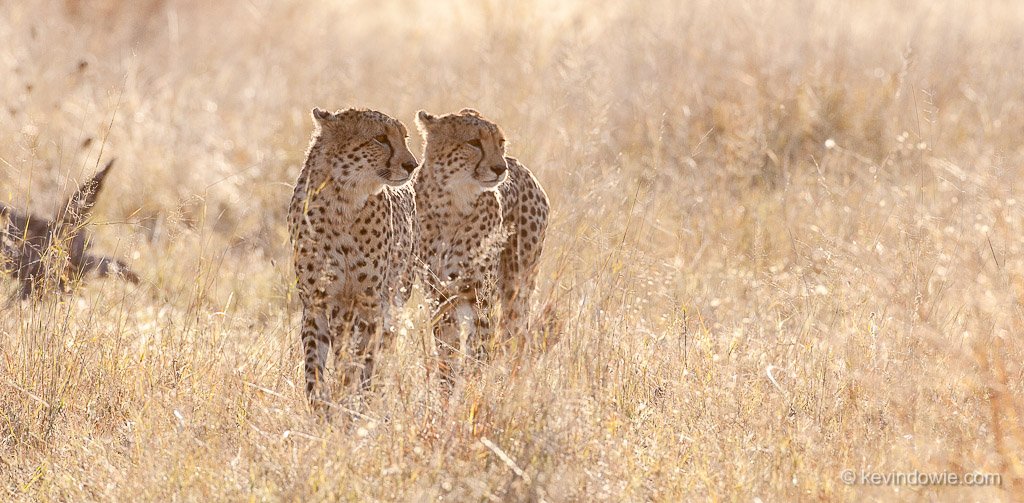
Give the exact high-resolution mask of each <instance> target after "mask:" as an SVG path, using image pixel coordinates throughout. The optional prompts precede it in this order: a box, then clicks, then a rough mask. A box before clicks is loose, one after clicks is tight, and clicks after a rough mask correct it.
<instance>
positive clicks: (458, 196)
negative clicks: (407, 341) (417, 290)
mask: <svg viewBox="0 0 1024 503" xmlns="http://www.w3.org/2000/svg"><path fill="white" fill-rule="evenodd" d="M416 119H417V120H416V122H417V125H418V127H419V129H420V132H421V134H422V135H423V137H424V140H425V141H426V146H425V147H424V152H423V167H422V169H421V170H420V173H418V174H417V179H416V181H415V188H416V205H417V208H418V218H419V222H420V231H421V233H420V256H421V260H422V261H423V262H424V263H425V265H426V266H427V274H426V278H425V279H426V282H427V285H428V290H430V291H432V292H433V293H434V294H435V295H436V296H437V297H439V301H440V308H439V309H440V312H439V314H438V318H439V320H440V323H439V325H438V336H439V339H441V342H442V343H444V344H451V345H454V342H455V340H456V339H455V336H454V334H453V332H454V331H459V332H461V333H462V334H464V335H465V336H466V337H467V339H469V340H468V342H469V347H468V348H467V349H469V351H470V352H471V353H473V354H475V355H478V356H479V355H482V353H483V352H484V349H485V345H486V344H489V343H490V342H491V341H493V335H494V333H495V325H496V323H495V320H502V321H501V322H500V323H501V324H502V328H503V329H504V331H505V332H506V334H507V335H509V336H520V335H523V334H525V332H526V329H527V327H526V322H527V321H528V314H529V312H528V310H529V307H530V296H531V294H532V292H533V288H534V284H535V282H536V277H537V266H538V262H539V259H540V254H541V248H542V246H543V243H544V233H545V230H546V227H547V217H548V197H547V195H546V194H545V193H544V189H542V188H541V186H540V183H538V182H537V179H536V178H535V177H534V176H533V174H532V173H530V171H529V170H528V169H526V167H525V166H523V165H522V164H520V163H519V161H517V160H516V159H514V158H512V157H505V136H504V133H502V130H501V128H499V127H498V126H497V125H496V124H494V123H493V122H491V121H489V120H487V119H485V118H484V117H483V116H481V115H480V113H479V112H477V111H475V110H471V109H465V110H462V111H461V112H459V113H458V114H448V115H443V116H434V115H431V114H429V113H427V112H425V111H420V112H419V113H418V114H417V117H416ZM499 299H500V306H501V307H500V309H498V306H497V302H496V301H497V300H499Z"/></svg>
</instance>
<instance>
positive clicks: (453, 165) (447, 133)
mask: <svg viewBox="0 0 1024 503" xmlns="http://www.w3.org/2000/svg"><path fill="white" fill-rule="evenodd" d="M416 124H417V125H418V126H419V130H420V133H421V134H422V135H423V139H424V140H426V148H425V149H424V154H423V165H424V166H425V169H429V170H430V171H431V176H439V177H440V178H441V180H442V181H444V182H445V183H447V184H449V185H450V186H452V187H456V188H461V189H462V190H476V191H482V190H488V189H493V188H494V187H497V186H498V185H499V184H501V182H503V181H505V178H506V177H507V176H508V174H507V172H508V164H507V163H506V161H505V134H504V133H502V131H501V128H499V127H498V126H497V125H496V124H495V123H493V122H491V121H489V120H487V119H485V118H484V117H483V116H481V115H480V113H479V112H477V111H476V110H473V109H469V108H467V109H464V110H462V111H461V112H459V113H457V114H448V115H442V116H435V115H431V114H429V113H427V112H426V111H423V110H420V111H419V113H417V114H416Z"/></svg>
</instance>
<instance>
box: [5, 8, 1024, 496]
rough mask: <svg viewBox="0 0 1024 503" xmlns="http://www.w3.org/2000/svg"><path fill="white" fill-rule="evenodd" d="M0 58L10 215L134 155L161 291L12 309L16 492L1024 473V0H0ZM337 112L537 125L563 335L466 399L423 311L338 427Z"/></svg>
mask: <svg viewBox="0 0 1024 503" xmlns="http://www.w3.org/2000/svg"><path fill="white" fill-rule="evenodd" d="M0 75H2V77H0V95H2V96H3V100H2V105H3V109H2V110H0V117H2V119H0V139H2V141H0V201H3V202H6V203H10V204H13V205H15V206H19V207H23V208H31V209H33V210H34V211H36V212H39V213H50V212H51V211H52V210H53V209H54V206H55V204H57V202H58V201H59V200H60V199H61V198H62V197H64V196H65V195H66V194H67V193H68V191H69V190H71V189H70V187H71V186H73V185H74V183H76V182H77V181H81V180H84V179H85V178H86V177H88V176H90V175H91V174H92V173H93V171H94V170H95V169H96V166H97V162H105V161H106V160H107V159H109V158H111V157H116V158H117V159H118V161H117V165H116V167H115V170H114V171H113V173H112V174H111V177H110V178H109V179H108V186H107V188H106V189H105V192H104V193H103V195H102V197H101V199H100V204H99V206H98V207H97V211H96V215H95V218H94V223H95V226H94V228H93V230H94V231H95V240H96V242H97V244H96V246H97V248H98V249H100V250H103V251H105V252H114V254H115V255H117V256H120V257H123V258H125V259H127V260H128V261H129V262H130V263H131V264H132V266H133V267H134V268H135V269H136V270H137V271H138V272H139V273H140V275H141V276H142V278H143V282H142V284H140V285H139V286H133V285H128V284H124V283H121V282H117V281H94V282H92V283H89V284H87V285H85V286H84V287H83V288H82V289H80V290H79V292H78V293H77V294H76V295H74V296H70V297H67V298H64V299H51V300H48V301H46V302H40V303H36V304H27V303H26V304H17V303H16V304H14V305H13V306H12V307H10V308H8V309H6V310H5V311H3V312H2V316H0V499H2V500H12V501H17V500H43V501H47V500H50V501H53V500H57V501H82V500H96V501H106V500H122V501H138V500H143V501H209V500H235V501H238V500H250V499H252V500H257V501H260V500H271V501H273V500H294V501H299V500H301V501H322V500H336V499H340V500H349V501H354V500H394V499H397V500H415V501H430V500H441V499H444V500H447V501H479V500H495V501H498V500H513V501H516V500H541V499H543V500H547V501H593V500H601V499H607V500H609V501H622V500H627V501H643V500H658V501H675V500H680V499H697V500H701V499H706V498H710V499H716V500H738V501H757V500H758V499H760V500H763V501H783V500H794V499H803V500H819V499H821V500H826V499H827V500H831V499H862V498H868V499H887V500H888V499H893V498H896V499H908V500H917V499H922V500H932V499H944V500H945V499H952V500H977V501H988V500H1006V499H1011V498H1012V497H1013V494H1015V493H1016V494H1021V492H1022V491H1024V455H1022V453H1024V423H1022V421H1024V415H1022V413H1024V399H1022V394H1021V393H1022V391H1024V390H1022V376H1024V365H1022V362H1024V342H1022V339H1021V337H1022V336H1024V333H1022V332H1024V311H1022V309H1021V305H1020V299H1021V296H1022V295H1024V249H1022V248H1024V237H1022V236H1024V219H1022V217H1024V215H1022V209H1024V199H1018V198H1019V197H1020V196H1019V194H1018V189H1019V187H1020V179H1021V175H1022V168H1024V164H1022V163H1024V4H1022V3H1020V2H1016V1H999V0H992V1H977V2H968V1H952V0H907V1H901V2H888V1H881V0H864V1H856V2H846V1H840V0H825V1H820V2H813V1H805V0H778V1H754V0H750V1H735V2H731V1H730V2H719V1H712V0H693V1H683V2H678V1H670V0H651V1H645V2H615V1H607V2H595V1H589V0H588V1H583V0H561V1H554V0H525V1H517V2H501V1H492V0H483V1H476V0H474V1H470V0H454V1H445V2H422V3H413V2H408V3H407V2H398V1H369V0H338V1H326V0H323V1H312V2H304V1H298V0H295V1H270V0H251V1H237V2H234V1H232V2H199V1H190V0H182V1H177V2H175V1H165V2H162V1H154V0H144V1H137V2H120V1H117V0H94V1H88V0H78V1H76V0H68V1H66V2H55V1H44V0H39V1H0ZM313 106H321V107H325V108H329V109H336V108H343V107H347V106H366V107H370V108H374V109H378V110H381V111H383V112H385V113H388V114H390V115H392V116H394V117H396V118H398V119H400V120H402V121H403V122H405V123H406V124H407V125H408V126H409V127H410V128H413V122H412V119H413V116H414V113H415V112H416V110H418V109H420V108H424V109H427V110H428V111H431V112H434V113H443V112H450V111H456V110H458V109H460V108H463V107H466V106H472V107H474V108H477V109H479V110H481V111H482V112H483V113H484V114H485V115H487V116H489V117H490V118H492V119H494V120H495V121H496V122H498V123H499V124H500V125H502V126H503V127H504V128H505V130H506V134H507V136H508V138H509V139H510V140H511V142H512V144H511V146H510V153H511V154H512V155H514V156H516V157H519V158H520V159H521V160H522V161H524V162H525V163H526V164H527V165H528V166H529V167H530V168H532V169H533V171H534V172H535V173H536V175H537V177H538V178H539V179H540V181H541V182H542V183H543V185H544V186H545V188H546V190H547V192H548V194H549V196H550V198H551V203H552V210H553V211H552V220H551V223H550V227H549V231H548V239H547V246H546V249H545V254H544V258H543V261H542V270H541V276H540V279H539V285H538V292H537V294H536V298H535V300H536V304H537V308H536V310H537V311H542V310H543V312H544V314H543V315H542V316H540V322H542V323H540V324H541V325H542V326H543V327H545V328H544V330H543V331H539V332H538V334H537V337H538V338H540V339H542V340H545V341H547V342H548V344H547V345H546V347H536V348H533V349H532V350H531V352H530V354H529V355H527V356H526V357H525V358H523V359H521V360H518V361H517V360H514V359H512V358H510V357H506V356H499V357H498V358H496V359H495V360H494V361H493V362H491V364H489V365H488V366H487V367H486V368H484V369H483V370H482V371H480V372H479V374H478V375H474V376H468V377H466V378H465V379H463V380H462V381H460V382H459V383H458V386H457V389H456V392H455V393H454V395H452V396H451V397H445V396H443V395H441V394H439V393H437V392H436V391H435V388H436V386H437V383H438V382H437V377H436V375H433V374H431V373H430V372H428V369H429V368H431V361H430V360H431V356H430V355H429V354H428V353H427V352H425V351H424V349H423V340H424V337H425V334H426V331H425V329H424V328H423V321H424V320H423V318H424V317H423V315H422V310H421V309H417V306H415V305H414V306H412V307H411V308H410V313H409V318H410V320H409V324H408V325H407V327H406V329H405V330H403V332H402V333H401V334H400V336H399V337H398V339H397V341H396V344H395V346H394V347H393V348H392V349H391V350H389V351H388V352H387V353H386V355H385V356H384V357H383V358H382V361H383V363H382V364H381V365H380V366H378V370H379V373H378V376H377V377H378V384H379V389H377V390H376V391H375V392H373V393H371V394H368V395H367V396H365V397H364V401H363V402H362V403H357V404H355V405H353V407H354V408H355V409H356V411H357V412H358V415H356V416H354V417H348V415H346V414H339V415H338V416H336V417H335V418H334V419H333V420H332V421H330V422H324V421H322V420H320V419H318V417H317V416H316V415H315V414H313V413H312V412H310V411H309V409H308V407H307V406H306V403H305V399H304V396H303V392H302V376H301V370H300V363H301V357H300V355H299V344H298V336H297V323H298V307H299V304H298V302H297V299H296V298H295V290H294V287H293V280H292V273H291V270H290V267H291V266H290V256H289V246H288V242H287V239H288V238H287V232H286V224H285V209H286V206H287V202H288V199H289V197H290V195H291V190H292V189H291V184H292V183H293V181H294V179H295V177H296V175H297V174H298V169H299V167H300V165H301V162H302V159H303V152H304V149H305V147H306V145H307V143H308V141H309V135H310V131H311V128H312V121H311V119H310V117H309V111H310V109H311V108H312V107H313ZM410 146H411V148H412V150H413V152H414V153H417V155H419V153H420V149H421V144H420V140H419V138H418V136H417V135H416V134H415V131H413V137H412V138H410ZM101 156H102V159H101V160H100V161H98V158H99V157H101ZM0 287H2V288H3V294H4V295H5V296H6V295H7V293H8V292H11V291H13V289H14V288H15V284H14V282H13V281H10V280H7V279H4V280H3V281H2V282H0ZM843 469H853V470H857V471H861V470H865V471H877V472H890V471H912V470H917V471H921V472H954V473H966V472H973V471H984V472H991V473H998V474H1001V477H1002V482H1001V484H1000V485H998V486H995V487H980V488H977V487H975V488H965V487H907V486H903V487H865V486H857V485H855V486H847V485H844V484H843V483H842V482H841V481H840V479H839V474H840V472H841V470H843Z"/></svg>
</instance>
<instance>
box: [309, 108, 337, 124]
mask: <svg viewBox="0 0 1024 503" xmlns="http://www.w3.org/2000/svg"><path fill="white" fill-rule="evenodd" d="M312 113H313V121H314V122H316V123H317V124H319V123H321V122H323V121H325V120H330V119H332V118H333V117H334V116H333V115H331V113H330V112H328V111H326V110H320V107H314V108H313V112H312Z"/></svg>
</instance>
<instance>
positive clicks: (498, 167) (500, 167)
mask: <svg viewBox="0 0 1024 503" xmlns="http://www.w3.org/2000/svg"><path fill="white" fill-rule="evenodd" d="M507 169H508V166H505V165H504V164H495V165H494V166H491V171H493V172H494V174H495V175H498V176H501V174H502V173H504V172H505V170H507Z"/></svg>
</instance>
